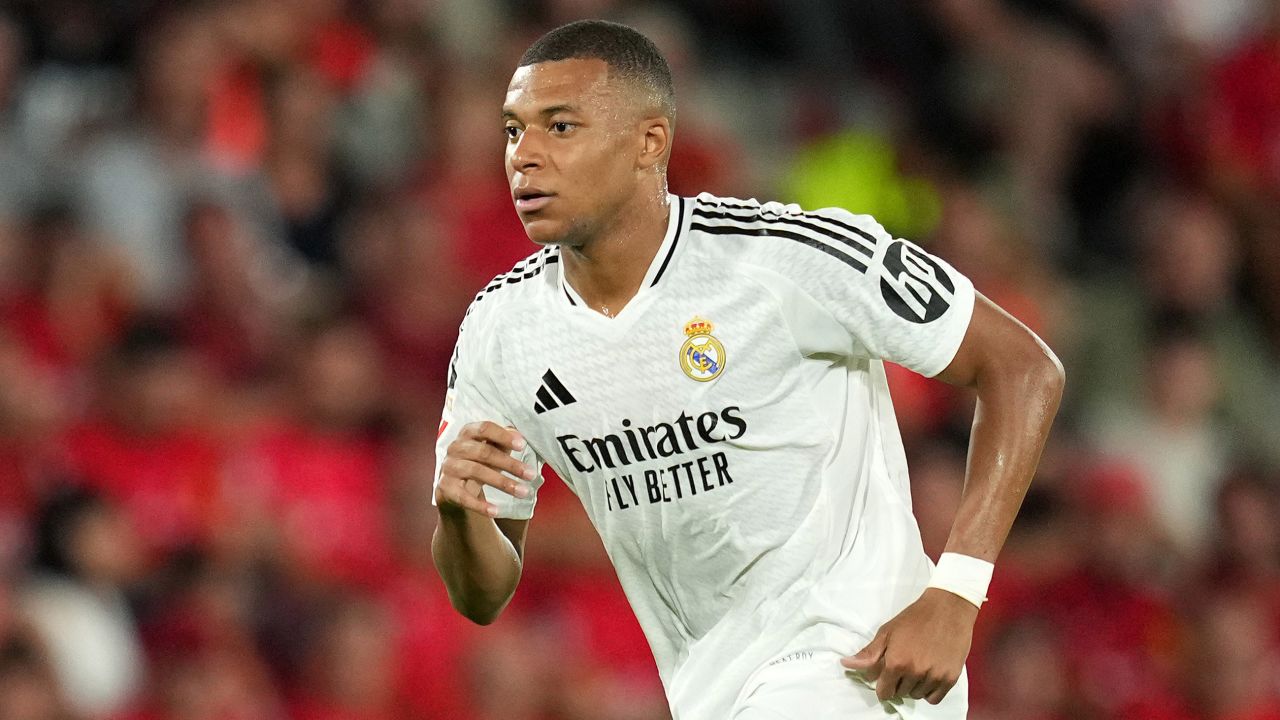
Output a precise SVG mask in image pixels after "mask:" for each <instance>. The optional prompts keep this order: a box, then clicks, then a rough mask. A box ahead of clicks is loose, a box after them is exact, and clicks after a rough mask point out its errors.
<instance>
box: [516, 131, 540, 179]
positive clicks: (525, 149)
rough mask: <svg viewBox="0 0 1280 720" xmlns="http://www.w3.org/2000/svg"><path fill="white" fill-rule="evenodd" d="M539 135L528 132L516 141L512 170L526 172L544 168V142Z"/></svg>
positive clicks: (521, 134)
mask: <svg viewBox="0 0 1280 720" xmlns="http://www.w3.org/2000/svg"><path fill="white" fill-rule="evenodd" d="M537 135H538V133H537V132H530V131H528V130H526V131H525V132H522V133H520V139H519V140H516V143H515V145H513V146H512V148H511V155H510V163H511V169H513V170H515V171H517V172H525V171H527V170H532V169H534V168H539V167H542V165H543V162H544V157H543V149H542V142H541V141H540V140H539V139H538V137H537Z"/></svg>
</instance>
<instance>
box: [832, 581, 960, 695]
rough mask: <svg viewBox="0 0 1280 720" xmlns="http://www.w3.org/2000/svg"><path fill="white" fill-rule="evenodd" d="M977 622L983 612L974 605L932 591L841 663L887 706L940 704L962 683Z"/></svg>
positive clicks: (957, 597)
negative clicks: (906, 701) (907, 701)
mask: <svg viewBox="0 0 1280 720" xmlns="http://www.w3.org/2000/svg"><path fill="white" fill-rule="evenodd" d="M977 617H978V608H976V607H974V605H973V603H971V602H969V601H968V600H965V599H964V598H962V597H960V596H958V595H953V594H952V593H949V592H947V591H946V590H939V589H937V588H927V589H926V590H925V591H924V594H923V595H921V596H920V599H919V600H916V601H915V602H914V603H912V604H910V605H908V606H907V607H906V609H905V610H903V611H902V612H900V613H898V615H897V616H896V617H894V618H893V619H892V620H890V621H889V622H887V623H885V624H884V625H883V626H881V628H880V631H879V632H877V633H876V636H875V638H873V639H872V640H871V642H870V643H869V644H868V645H867V646H866V647H865V648H863V649H862V650H861V651H859V652H858V654H856V655H852V656H850V657H847V658H845V659H843V660H841V661H840V664H841V665H844V666H845V667H846V668H849V669H850V670H856V671H858V672H860V673H862V676H863V677H865V678H866V679H867V680H869V681H870V682H873V683H875V686H876V696H877V697H879V698H880V700H881V702H883V701H885V700H889V699H891V698H899V697H911V698H916V699H924V700H927V701H928V702H929V703H930V704H932V705H937V704H938V703H940V702H942V698H944V697H946V695H947V693H948V692H949V691H950V690H951V688H952V687H954V686H955V684H956V681H957V680H959V678H960V671H961V669H962V668H963V667H964V661H965V658H966V657H968V656H969V645H970V644H971V643H972V642H973V623H974V621H975V620H976V619H977Z"/></svg>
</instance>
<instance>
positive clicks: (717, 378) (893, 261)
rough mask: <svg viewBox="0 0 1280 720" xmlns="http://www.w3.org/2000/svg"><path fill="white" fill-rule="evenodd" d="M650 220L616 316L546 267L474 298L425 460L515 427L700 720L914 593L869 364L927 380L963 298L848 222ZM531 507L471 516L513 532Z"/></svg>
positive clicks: (738, 217) (885, 238)
mask: <svg viewBox="0 0 1280 720" xmlns="http://www.w3.org/2000/svg"><path fill="white" fill-rule="evenodd" d="M669 200H670V207H671V216H670V221H669V225H668V229H667V233H666V236H665V237H664V239H663V242H662V245H661V247H660V248H659V250H658V252H657V254H656V255H655V257H654V259H653V262H652V264H651V266H650V268H649V269H648V273H647V275H646V277H645V279H644V281H643V283H642V285H641V289H640V291H639V292H638V293H637V294H636V295H635V297H634V298H633V299H632V300H631V301H630V302H629V303H628V304H627V305H626V307H625V308H623V309H622V310H621V312H619V313H617V315H616V316H613V317H607V316H605V315H603V314H601V313H599V312H596V311H595V310H593V309H591V308H588V307H586V306H585V304H584V303H583V301H582V299H581V298H580V297H579V296H578V295H577V294H576V293H575V292H574V290H573V288H572V287H571V286H570V285H569V284H568V283H567V282H566V281H565V279H564V276H563V272H562V266H561V264H560V250H559V249H558V248H556V247H552V246H548V247H545V248H543V249H541V250H539V251H538V252H537V253H535V254H534V255H532V256H530V257H529V258H528V259H526V260H525V261H523V262H521V263H520V264H518V265H516V267H515V268H513V269H512V270H511V271H510V272H508V273H506V274H505V275H501V276H499V277H497V278H495V279H494V280H493V281H492V282H491V283H490V284H489V285H488V286H487V287H486V288H484V290H483V291H481V292H480V294H479V295H477V297H476V299H475V301H474V302H473V304H472V306H471V308H470V309H469V310H468V312H467V315H466V317H465V319H464V321H463V324H462V329H461V331H460V334H459V339H458V344H457V348H456V351H455V353H454V358H453V362H452V363H451V367H450V372H449V385H450V390H449V394H448V400H447V401H446V407H445V411H444V416H443V427H442V431H441V434H440V438H439V447H438V452H437V457H438V458H441V459H442V458H443V457H444V454H445V449H446V448H447V446H448V444H449V443H450V442H452V440H453V439H454V438H455V437H456V436H457V433H458V431H459V430H460V428H461V427H462V426H463V425H464V424H466V423H469V422H474V421H480V420H491V421H494V422H498V423H500V424H503V425H510V426H514V427H515V428H517V429H518V430H519V431H520V432H521V433H522V434H523V435H524V437H525V438H527V440H528V442H529V449H528V450H526V453H525V455H526V457H525V458H524V460H526V461H527V462H530V463H534V464H540V463H542V462H547V463H550V464H551V466H552V467H553V468H554V469H555V471H556V473H557V474H558V475H559V476H560V477H561V478H563V480H564V482H565V483H566V484H567V485H568V486H569V487H570V488H571V489H572V490H573V492H574V493H575V494H576V495H577V496H578V497H579V499H580V500H581V501H582V504H583V506H584V507H585V508H586V511H587V513H588V514H589V515H590V517H591V520H592V522H593V523H594V525H595V527H596V529H597V530H598V531H599V533H600V536H601V538H602V539H603V541H604V545H605V548H606V550H607V551H608V553H609V556H610V558H611V559H612V561H613V563H614V566H615V567H616V569H617V573H618V577H619V580H620V581H621V583H622V586H623V588H624V590H625V591H626V593H627V597H628V599H629V601H630V603H631V605H632V607H633V609H634V610H635V612H636V616H637V617H638V619H639V621H640V624H641V626H642V627H643V628H644V631H645V634H646V637H647V638H648V640H649V643H650V646H651V647H652V650H653V653H654V657H655V660H656V662H657V665H658V670H659V674H660V675H661V677H662V680H663V682H664V685H665V687H666V690H667V694H668V698H669V701H670V703H671V707H672V711H673V713H674V715H675V717H676V718H680V719H682V720H694V719H700V718H715V719H717V720H719V719H720V718H724V717H727V716H728V712H729V708H730V707H731V706H732V705H733V703H734V701H735V700H736V699H737V693H739V692H740V691H741V688H742V687H743V686H744V685H745V684H746V682H747V680H748V679H749V676H750V674H751V673H752V672H753V671H754V670H755V669H757V668H759V667H760V666H761V665H762V664H765V663H767V662H768V661H769V660H770V658H774V657H778V656H781V654H783V653H786V652H791V651H794V650H796V649H804V648H806V647H809V648H817V647H822V648H828V649H834V650H837V651H840V652H847V653H852V652H855V651H856V650H858V649H860V647H861V645H862V644H863V643H865V642H866V641H868V640H869V639H870V638H871V637H872V636H873V635H874V632H875V630H876V629H877V628H878V627H879V625H880V624H882V623H883V622H885V621H886V620H888V619H889V618H891V617H892V616H893V615H894V614H896V613H897V612H898V611H899V610H901V609H902V608H903V607H905V606H906V605H907V604H909V603H910V602H912V601H913V600H915V599H916V598H917V597H918V596H919V594H920V592H921V591H922V589H923V587H924V586H925V584H926V583H927V581H928V578H929V572H930V568H931V566H930V563H929V560H928V558H927V557H926V556H925V554H924V552H923V550H922V548H921V543H920V534H919V530H918V528H917V527H916V524H915V520H914V519H913V517H912V514H911V501H910V491H909V486H908V481H907V468H906V460H905V457H904V455H903V451H902V443H901V440H900V438H899V435H898V430H897V423H896V420H895V418H894V414H893V408H892V405H891V403H890V399H889V393H888V387H887V385H886V382H885V374H884V368H883V361H885V360H888V361H892V362H895V363H899V364H901V365H904V366H906V367H908V368H910V369H912V370H915V371H917V372H919V373H921V374H924V375H927V376H933V375H936V374H937V373H939V372H941V371H942V370H943V369H944V368H946V366H947V365H948V364H949V363H950V362H951V360H952V359H953V357H954V356H955V353H956V351H957V349H958V347H959V345H960V342H961V340H962V339H963V337H964V334H965V331H966V329H967V328H968V324H969V320H970V317H971V315H972V311H973V303H974V290H973V286H972V284H971V283H970V282H969V280H967V279H966V278H965V277H964V276H962V275H960V274H959V273H957V272H956V271H955V270H954V269H953V268H951V267H950V266H949V265H947V263H945V262H944V261H942V260H940V259H938V258H937V257H934V256H932V255H930V254H928V253H927V252H925V251H924V250H922V249H921V248H919V247H917V246H916V245H914V244H912V243H910V242H908V241H905V240H900V239H895V238H893V237H892V236H890V235H889V234H888V233H886V232H885V231H884V229H883V228H882V227H881V226H880V225H879V224H877V223H876V222H875V221H874V220H873V219H872V218H870V217H868V216H865V215H854V214H851V213H849V212H846V211H844V210H840V209H823V210H817V211H812V212H806V211H803V210H801V209H800V208H799V207H797V206H795V205H783V204H780V203H772V202H771V203H763V204H762V203H759V202H756V201H754V200H738V199H729V198H719V197H715V196H712V195H709V194H705V193H704V194H701V195H699V196H697V197H696V198H685V197H675V196H671V197H670V198H669ZM438 474H439V471H438V470H437V477H438ZM534 489H535V492H534V493H533V494H532V495H531V497H529V498H527V499H517V498H514V497H512V496H510V495H507V494H506V493H503V492H501V491H497V490H495V489H493V488H486V496H487V499H488V500H489V501H490V502H493V503H495V504H496V505H497V506H498V507H499V508H500V514H501V516H503V517H509V518H529V517H532V515H533V512H534V507H535V504H536V502H537V495H536V484H535V487H534ZM964 694H965V693H964V692H963V688H958V689H957V691H956V692H953V693H952V694H951V695H949V696H948V699H947V700H946V701H944V702H943V704H942V705H940V706H938V707H936V708H935V707H934V706H928V705H924V704H921V705H920V706H919V708H920V713H919V714H918V715H917V716H918V717H962V716H963V711H964V709H963V703H964V702H965V699H964V697H963V696H964ZM908 702H911V701H908ZM929 713H931V714H929Z"/></svg>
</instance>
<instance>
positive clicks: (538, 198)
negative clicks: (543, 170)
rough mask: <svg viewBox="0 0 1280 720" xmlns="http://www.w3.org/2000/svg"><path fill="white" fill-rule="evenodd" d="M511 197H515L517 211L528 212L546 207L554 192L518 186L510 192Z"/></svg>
mask: <svg viewBox="0 0 1280 720" xmlns="http://www.w3.org/2000/svg"><path fill="white" fill-rule="evenodd" d="M512 197H514V198H515V201H516V210H517V211H519V212H522V213H529V212H537V211H538V210H541V209H542V208H544V207H546V206H547V203H550V202H551V199H552V198H554V197H555V194H554V193H549V192H546V191H544V190H539V189H537V188H520V189H517V190H516V191H515V192H514V193H512Z"/></svg>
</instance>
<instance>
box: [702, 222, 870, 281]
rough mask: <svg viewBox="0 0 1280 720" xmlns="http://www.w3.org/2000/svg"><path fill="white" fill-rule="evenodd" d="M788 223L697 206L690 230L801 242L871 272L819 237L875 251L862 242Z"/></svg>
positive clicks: (846, 263) (863, 249)
mask: <svg viewBox="0 0 1280 720" xmlns="http://www.w3.org/2000/svg"><path fill="white" fill-rule="evenodd" d="M700 220H701V222H700ZM787 225H788V224H787V223H781V222H776V221H775V219H774V218H761V217H758V216H757V217H753V218H743V217H739V216H735V215H730V214H728V213H723V212H715V211H708V210H704V209H703V208H701V207H695V208H694V210H693V222H692V224H690V225H689V229H690V230H697V231H701V232H705V233H710V234H712V235H741V236H748V237H777V238H782V239H785V240H791V241H794V242H798V243H800V244H801V245H807V246H809V247H811V248H813V249H815V250H818V251H821V252H824V253H826V254H827V255H830V256H831V257H833V258H835V259H837V260H839V261H840V262H842V263H844V264H845V265H848V266H849V267H851V268H853V269H854V270H857V271H858V272H862V273H865V272H866V271H867V264H866V263H865V262H863V261H862V260H860V259H859V258H856V257H854V256H852V255H850V254H849V253H848V252H845V251H844V250H842V249H841V248H840V247H836V246H834V245H832V244H831V243H829V242H827V241H825V240H823V239H821V237H819V236H825V237H828V238H832V239H834V240H836V241H838V242H840V243H842V244H843V245H846V246H849V247H852V248H855V249H857V250H858V251H859V252H862V253H863V254H866V255H868V257H869V256H870V255H871V253H868V252H867V251H866V249H865V248H863V247H862V245H861V244H858V243H854V242H853V241H851V240H849V239H847V238H843V236H840V235H837V234H833V233H829V232H822V231H821V228H815V227H810V226H809V225H807V224H806V225H800V226H797V227H796V230H791V229H786V227H785V226H787ZM790 225H791V226H796V223H791V224H790ZM802 228H803V229H807V230H809V231H810V232H812V231H815V230H816V231H817V235H814V234H810V233H809V232H804V231H803V229H802Z"/></svg>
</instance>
